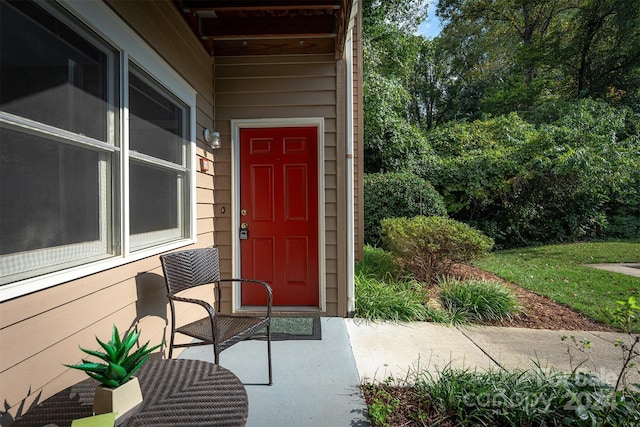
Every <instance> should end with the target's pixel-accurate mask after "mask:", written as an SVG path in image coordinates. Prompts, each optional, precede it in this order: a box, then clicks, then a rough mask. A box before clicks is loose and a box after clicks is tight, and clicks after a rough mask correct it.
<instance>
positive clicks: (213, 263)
mask: <svg viewBox="0 0 640 427" xmlns="http://www.w3.org/2000/svg"><path fill="white" fill-rule="evenodd" d="M219 260H220V258H219V254H218V249H216V248H203V249H191V250H186V251H179V252H172V253H169V254H165V255H161V256H160V261H161V262H162V270H163V271H164V278H165V283H166V284H167V291H168V297H169V303H170V306H171V325H172V326H171V341H170V344H169V358H171V357H172V355H173V349H174V348H180V347H190V346H198V345H212V344H213V353H214V355H215V363H216V364H219V363H220V352H221V351H223V350H225V349H227V348H229V347H231V346H232V345H234V344H236V343H238V342H240V341H242V340H245V339H247V338H249V337H251V336H253V335H257V333H258V332H259V331H260V330H263V329H266V336H267V361H268V367H269V383H268V384H269V385H272V384H273V379H272V368H271V304H272V299H273V294H272V291H271V287H270V286H269V284H268V283H266V282H263V281H261V280H253V279H222V278H220V267H219V263H220V262H219ZM222 282H235V283H241V286H244V284H245V283H246V284H249V283H252V284H253V285H251V286H257V285H262V286H263V287H264V289H265V292H266V294H267V301H268V303H267V312H266V315H264V316H249V315H232V314H224V313H221V312H220V301H221V295H222V292H221V289H220V284H221V283H222ZM206 284H214V286H215V288H214V296H215V302H214V305H215V308H214V306H212V305H211V304H210V303H209V302H207V301H203V300H200V299H192V298H184V297H180V296H177V294H178V293H180V292H182V291H185V290H187V289H190V288H194V287H197V286H201V285H206ZM176 301H179V302H185V303H191V304H197V305H199V306H201V307H203V308H204V309H205V310H206V312H207V314H208V315H207V316H206V317H203V318H202V319H200V320H196V321H195V322H191V323H188V324H186V325H184V326H180V327H176V310H175V306H174V304H175V302H176ZM177 333H180V334H184V335H187V336H190V337H192V338H196V339H198V340H199V341H195V342H191V343H188V344H175V335H176V334H177Z"/></svg>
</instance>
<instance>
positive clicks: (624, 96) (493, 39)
mask: <svg viewBox="0 0 640 427" xmlns="http://www.w3.org/2000/svg"><path fill="white" fill-rule="evenodd" d="M425 6H426V1H425V0H391V1H381V0H367V1H365V2H363V13H364V19H363V34H364V103H365V108H364V154H365V172H367V173H372V174H374V173H375V174H377V173H380V172H383V173H385V174H387V173H395V172H402V173H403V174H405V175H407V174H408V175H407V176H411V175H417V176H420V177H421V178H423V179H424V182H425V184H421V185H425V186H429V187H425V188H429V191H428V192H429V193H432V187H431V185H432V186H433V188H435V190H436V192H437V193H439V194H441V196H442V198H443V200H444V204H445V206H446V210H447V211H448V214H449V215H450V216H451V217H453V218H455V219H457V220H460V221H464V222H466V223H468V224H470V225H473V226H474V227H477V228H478V229H480V230H482V231H484V232H485V233H486V234H488V235H490V236H492V237H493V238H494V239H495V240H496V243H497V245H498V246H502V247H505V246H514V245H528V244H534V243H541V242H559V241H571V240H577V239H584V238H592V237H611V236H615V237H620V236H638V235H640V151H639V150H640V149H639V146H640V118H639V114H640V1H637V0H554V1H548V0H439V1H438V2H437V13H438V15H439V17H440V18H442V19H443V20H444V27H443V30H442V33H441V34H440V35H439V36H438V37H436V38H434V39H425V38H424V37H422V36H419V35H416V34H415V29H416V28H417V25H418V24H419V22H420V20H421V19H423V17H424V11H426V7H425ZM372 176H374V175H372ZM376 176H377V175H376ZM389 176H392V175H389ZM412 182H414V183H415V180H414V181H412ZM365 186H366V183H365ZM392 187H394V186H392ZM434 194H435V193H434ZM368 197H380V195H379V194H377V193H376V194H374V195H373V196H372V195H371V194H368V193H367V190H366V188H365V204H367V205H368V206H369V207H371V206H375V205H376V204H377V203H380V200H367V198H368ZM368 215H375V214H371V213H370V212H369V211H367V212H366V213H365V221H367V218H366V216H368ZM385 215H386V214H385ZM379 219H380V217H376V218H375V221H379ZM376 239H377V237H375V238H374V240H368V241H369V242H370V243H373V244H375V243H376Z"/></svg>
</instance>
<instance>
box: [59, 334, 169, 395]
mask: <svg viewBox="0 0 640 427" xmlns="http://www.w3.org/2000/svg"><path fill="white" fill-rule="evenodd" d="M139 336H140V332H134V331H130V332H129V333H128V334H126V335H125V336H124V337H122V339H120V333H119V332H118V328H116V326H115V325H113V332H112V334H111V340H110V341H109V342H107V343H104V342H102V341H100V339H98V337H96V341H98V344H100V347H102V348H103V349H104V351H105V352H104V353H103V352H100V351H95V350H88V349H86V348H82V347H80V350H82V351H84V352H85V353H87V354H89V355H91V356H95V357H97V358H99V359H102V360H104V361H105V362H106V363H96V362H91V361H88V360H85V359H82V363H81V364H79V365H64V366H67V367H69V368H74V369H80V370H81V371H85V372H86V373H87V375H89V376H90V377H91V378H93V379H95V380H97V381H99V382H101V383H102V384H103V385H104V386H105V387H108V388H116V387H119V386H121V385H122V384H124V383H126V382H127V381H129V380H130V379H131V377H132V376H133V374H134V373H135V372H136V371H137V370H138V369H140V367H141V366H142V365H143V364H144V362H146V361H147V359H148V358H149V355H150V353H151V352H152V351H153V350H155V349H157V348H158V347H160V346H161V345H162V343H160V344H158V345H156V346H153V347H151V348H147V347H148V345H149V342H148V341H147V343H146V344H145V345H143V346H142V347H140V348H138V349H137V350H136V351H134V352H133V353H132V354H129V352H130V351H131V349H132V348H133V346H134V345H135V343H136V342H137V341H138V337H139Z"/></svg>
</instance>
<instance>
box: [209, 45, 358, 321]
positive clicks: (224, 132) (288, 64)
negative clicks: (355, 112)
mask: <svg viewBox="0 0 640 427" xmlns="http://www.w3.org/2000/svg"><path fill="white" fill-rule="evenodd" d="M339 70H340V61H338V64H336V60H335V59H334V57H333V55H296V56H253V57H215V104H216V110H215V127H216V130H218V131H219V132H220V134H221V137H222V148H220V149H218V150H216V152H215V160H216V163H215V188H216V192H215V229H216V244H217V246H218V247H219V248H220V252H221V263H222V264H221V269H222V271H223V274H224V275H230V274H231V272H232V269H233V265H232V239H234V238H236V235H235V233H234V232H233V230H232V229H231V228H232V226H231V223H232V218H233V215H236V214H237V213H236V212H232V209H231V207H232V202H233V199H232V188H231V187H232V172H231V171H232V166H231V162H232V159H231V143H230V141H231V120H234V119H236V120H238V119H260V118H297V117H324V120H325V121H324V126H325V135H324V138H325V140H324V142H325V147H324V158H325V162H324V167H325V194H324V196H325V225H326V231H325V236H324V237H325V242H326V245H325V249H326V257H327V261H326V287H327V289H326V295H327V311H326V313H325V314H326V315H329V316H344V315H346V302H345V300H346V281H345V267H344V259H345V247H346V243H345V239H346V238H345V224H344V222H345V221H344V220H339V218H345V217H346V215H345V214H344V213H341V212H342V211H344V203H343V202H341V201H343V200H344V197H343V194H342V193H343V192H344V190H340V180H342V181H343V183H344V160H339V159H344V157H345V150H344V145H345V144H344V129H343V127H344V123H341V119H340V114H339V113H338V109H339V108H340V107H339V105H338V104H339V100H340V99H341V97H342V99H344V92H343V91H344V85H342V86H340V84H341V83H340V80H342V81H344V76H342V77H340V71H339ZM342 117H344V115H342ZM342 121H344V119H342ZM342 188H343V189H344V186H342ZM223 210H224V213H222V211H223ZM342 294H344V296H343V295H342ZM339 295H340V296H339ZM223 307H224V309H226V310H230V309H231V289H230V288H229V289H226V290H225V293H224V295H223Z"/></svg>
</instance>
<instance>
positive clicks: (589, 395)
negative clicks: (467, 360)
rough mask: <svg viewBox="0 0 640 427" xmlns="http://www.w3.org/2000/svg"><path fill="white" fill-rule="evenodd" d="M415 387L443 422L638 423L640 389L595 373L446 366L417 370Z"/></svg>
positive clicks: (504, 424)
mask: <svg viewBox="0 0 640 427" xmlns="http://www.w3.org/2000/svg"><path fill="white" fill-rule="evenodd" d="M415 392H416V394H418V396H419V397H420V398H421V400H423V401H425V402H430V403H431V407H432V408H434V412H436V414H434V418H437V419H439V421H441V422H442V423H443V425H460V426H462V425H484V426H534V425H535V426H585V427H586V426H602V425H606V426H632V425H639V424H638V423H640V411H639V410H638V405H639V404H640V393H639V392H638V391H637V390H635V391H634V390H632V389H628V390H624V391H619V392H615V391H614V390H613V387H611V386H610V385H608V384H606V383H605V382H603V381H602V380H601V379H600V378H598V377H597V376H596V375H593V374H590V373H584V372H573V373H570V374H566V373H562V372H550V373H546V372H545V371H543V370H542V369H540V368H539V369H537V370H535V371H522V370H515V371H504V370H496V371H488V372H477V371H471V370H459V369H453V368H449V367H448V368H446V369H444V370H443V371H442V372H439V373H438V375H437V378H435V377H434V376H432V375H431V374H430V373H429V372H428V371H424V372H423V373H422V374H421V375H418V376H417V378H416V381H415Z"/></svg>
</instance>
